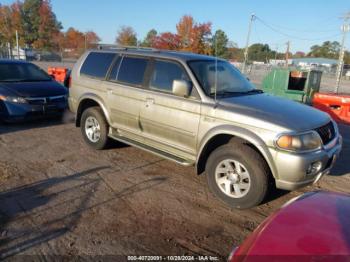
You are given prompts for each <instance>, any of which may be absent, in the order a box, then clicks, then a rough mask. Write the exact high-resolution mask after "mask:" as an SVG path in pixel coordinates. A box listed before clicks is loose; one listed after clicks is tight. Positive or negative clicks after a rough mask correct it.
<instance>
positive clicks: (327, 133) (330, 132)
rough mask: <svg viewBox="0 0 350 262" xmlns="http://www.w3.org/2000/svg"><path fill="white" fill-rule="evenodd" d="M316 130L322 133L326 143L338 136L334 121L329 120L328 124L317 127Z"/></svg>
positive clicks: (321, 135)
mask: <svg viewBox="0 0 350 262" xmlns="http://www.w3.org/2000/svg"><path fill="white" fill-rule="evenodd" d="M315 131H316V132H317V133H318V134H319V135H320V137H321V139H322V142H323V144H324V145H327V144H328V143H329V142H331V141H332V140H333V139H334V138H335V136H336V134H335V128H334V125H333V123H332V122H329V123H328V124H327V125H324V126H321V127H319V128H316V129H315Z"/></svg>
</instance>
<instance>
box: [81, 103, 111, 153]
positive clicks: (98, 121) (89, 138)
mask: <svg viewBox="0 0 350 262" xmlns="http://www.w3.org/2000/svg"><path fill="white" fill-rule="evenodd" d="M80 128H81V133H82V134H83V137H84V140H85V142H86V143H87V144H88V145H90V146H91V147H92V148H94V149H97V150H101V149H104V148H106V147H107V144H108V140H109V138H108V123H107V121H106V118H105V117H104V114H103V112H102V110H101V108H100V107H90V108H88V109H86V110H85V111H84V112H83V114H82V116H81V122H80Z"/></svg>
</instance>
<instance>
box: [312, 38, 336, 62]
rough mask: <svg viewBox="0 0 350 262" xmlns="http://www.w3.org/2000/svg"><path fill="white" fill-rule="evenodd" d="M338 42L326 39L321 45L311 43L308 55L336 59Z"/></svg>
mask: <svg viewBox="0 0 350 262" xmlns="http://www.w3.org/2000/svg"><path fill="white" fill-rule="evenodd" d="M339 51H340V44H339V42H337V41H333V42H331V41H326V42H323V44H322V45H321V46H319V45H313V46H311V48H310V52H309V53H308V56H311V57H324V58H332V59H337V58H338V56H339Z"/></svg>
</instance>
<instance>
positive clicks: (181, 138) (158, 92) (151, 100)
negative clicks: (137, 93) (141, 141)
mask: <svg viewBox="0 0 350 262" xmlns="http://www.w3.org/2000/svg"><path fill="white" fill-rule="evenodd" d="M152 68H153V70H152V71H151V74H150V79H149V89H148V91H146V96H145V100H144V101H143V105H142V106H141V110H140V126H141V131H142V133H143V136H144V138H145V142H146V143H148V144H150V145H151V146H155V147H157V148H158V149H162V150H164V151H166V152H169V153H171V154H173V155H176V156H178V157H182V158H185V159H190V160H195V157H196V146H197V139H196V138H197V133H198V127H199V120H200V108H201V102H200V99H199V98H197V97H193V96H190V97H179V96H176V95H174V94H173V93H172V85H173V81H174V80H186V81H190V79H189V77H188V74H187V73H186V71H185V69H184V68H183V66H182V65H180V64H179V63H177V62H172V61H166V60H154V62H153V66H152Z"/></svg>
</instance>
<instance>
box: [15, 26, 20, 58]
mask: <svg viewBox="0 0 350 262" xmlns="http://www.w3.org/2000/svg"><path fill="white" fill-rule="evenodd" d="M16 46H17V59H18V60H19V59H20V55H19V41H18V31H17V30H16Z"/></svg>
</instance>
